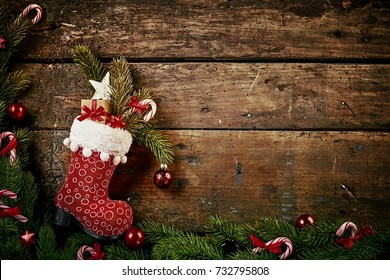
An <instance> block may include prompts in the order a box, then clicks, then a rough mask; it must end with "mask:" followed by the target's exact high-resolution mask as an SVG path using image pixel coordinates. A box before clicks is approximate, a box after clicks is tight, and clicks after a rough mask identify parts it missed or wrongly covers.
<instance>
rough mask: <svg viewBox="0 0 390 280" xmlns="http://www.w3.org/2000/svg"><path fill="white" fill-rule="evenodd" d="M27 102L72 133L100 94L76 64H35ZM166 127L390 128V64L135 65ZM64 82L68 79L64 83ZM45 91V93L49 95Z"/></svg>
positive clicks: (45, 121) (39, 119) (43, 122)
mask: <svg viewBox="0 0 390 280" xmlns="http://www.w3.org/2000/svg"><path fill="white" fill-rule="evenodd" d="M23 67H24V68H25V69H26V70H27V71H29V72H30V73H33V74H32V78H31V81H32V83H33V86H32V87H31V90H30V91H29V92H28V93H27V94H26V95H25V96H24V97H23V102H24V104H26V106H27V107H28V108H29V110H30V112H31V115H33V116H35V118H34V123H33V125H34V127H36V128H37V129H66V128H69V127H70V125H71V124H72V121H73V118H74V117H75V116H76V115H77V114H79V113H80V98H90V97H91V94H92V93H93V90H92V89H91V88H90V85H89V83H88V81H87V79H85V78H84V77H83V73H82V72H81V70H80V69H79V68H78V66H77V65H74V64H33V65H29V66H25V65H23ZM131 68H132V70H133V76H134V77H135V79H136V82H137V87H139V88H140V87H148V88H149V89H150V90H151V91H152V92H153V93H154V95H155V96H156V100H157V101H158V103H160V104H161V106H160V107H159V110H158V114H157V115H156V118H157V120H158V123H157V125H158V127H159V128H164V129H182V128H191V129H199V128H202V129H211V128H212V129H289V130H291V129H310V130H312V129H321V130H323V129H332V130H356V129H360V130H373V129H377V130H387V129H389V128H390V115H389V114H384V112H389V111H390V98H389V92H390V83H389V82H388V80H389V77H390V65H373V64H368V65H365V64H364V65H362V64H357V65H356V64H334V65H333V64H319V63H316V64H313V63H304V64H296V63H289V64H286V63H283V64H281V63H272V64H268V63H267V64H263V63H133V64H131ZM59 81H60V82H59ZM43 89H44V90H43Z"/></svg>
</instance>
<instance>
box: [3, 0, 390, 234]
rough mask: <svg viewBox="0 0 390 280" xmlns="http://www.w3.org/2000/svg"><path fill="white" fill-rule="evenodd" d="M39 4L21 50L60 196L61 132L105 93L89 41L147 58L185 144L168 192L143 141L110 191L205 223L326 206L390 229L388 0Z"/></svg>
mask: <svg viewBox="0 0 390 280" xmlns="http://www.w3.org/2000/svg"><path fill="white" fill-rule="evenodd" d="M10 2H11V3H14V6H13V8H14V9H15V10H16V11H20V10H21V9H23V8H24V7H25V6H26V5H27V4H29V1H25V0H23V1H10ZM37 3H38V4H41V5H42V7H43V8H44V12H45V17H44V19H43V21H42V22H41V23H40V24H39V25H38V26H36V27H35V28H34V34H33V35H32V36H31V37H29V39H28V40H26V41H25V42H24V45H23V48H22V49H21V53H20V55H19V56H18V57H17V58H16V60H15V62H16V63H17V66H16V67H19V68H21V69H24V70H26V71H28V72H30V73H31V80H32V86H31V88H30V90H29V91H28V92H27V93H26V95H25V96H24V97H23V98H22V102H23V103H24V104H25V105H26V106H27V108H28V112H29V116H30V119H31V124H32V126H33V129H34V130H35V131H36V140H35V141H34V151H33V152H34V158H35V159H36V174H37V177H38V179H39V183H40V185H41V186H42V187H43V188H44V190H45V192H46V193H47V194H48V199H51V200H52V199H53V197H54V195H55V193H56V191H57V189H58V188H59V187H60V186H61V184H62V182H63V180H64V177H65V173H66V170H67V164H68V161H69V157H70V153H69V150H67V149H66V148H65V147H64V146H63V145H62V140H63V139H64V138H65V137H67V136H68V133H69V127H70V125H71V123H72V120H73V118H74V117H75V116H76V115H77V113H78V112H79V100H80V99H81V98H85V97H89V96H90V88H89V86H88V84H87V82H86V80H85V79H84V78H83V77H82V75H81V72H80V70H79V69H78V68H77V66H76V65H74V64H73V63H72V61H71V59H70V52H69V51H70V48H71V47H72V46H74V45H75V44H78V43H83V44H86V45H87V46H89V47H90V48H91V49H92V50H93V52H94V53H95V54H97V56H98V57H99V58H102V59H103V60H104V61H105V62H106V63H108V62H109V61H110V60H111V58H113V57H117V56H119V55H124V56H125V57H127V58H128V59H129V60H130V61H131V62H132V63H131V67H132V69H133V75H134V77H135V81H136V84H137V86H139V87H141V86H147V87H149V88H150V89H151V90H152V91H153V93H154V94H155V96H156V101H157V102H158V104H159V111H158V115H157V118H156V119H157V121H158V128H159V129H161V130H162V133H166V134H167V135H169V136H170V137H171V139H172V142H173V144H174V147H175V162H174V163H173V164H172V165H171V166H170V170H171V171H172V172H173V174H174V177H175V180H174V183H173V185H172V186H171V187H170V188H169V189H167V190H160V189H157V188H156V187H154V186H153V184H152V181H151V180H152V175H153V173H154V171H155V170H156V169H157V168H158V166H157V163H156V162H155V161H154V159H153V157H152V155H151V154H150V153H149V152H148V151H147V150H145V149H144V148H142V147H137V146H133V147H132V148H131V150H130V152H129V155H128V156H129V161H128V163H127V164H126V165H121V166H119V167H118V168H117V170H116V173H115V176H114V177H113V179H112V181H111V195H112V197H115V198H120V199H128V200H129V203H130V204H131V205H132V206H133V209H134V211H135V215H136V218H142V219H152V220H157V221H161V222H164V223H166V224H169V225H173V226H176V227H178V228H180V229H183V230H194V231H202V226H203V225H204V222H205V221H206V219H207V218H208V217H209V216H210V215H215V214H219V215H222V216H223V217H225V218H226V219H228V220H230V221H233V222H237V223H247V222H254V221H256V220H257V219H258V218H259V217H265V216H274V217H280V218H284V219H286V220H288V221H290V222H295V219H296V217H297V216H298V215H300V214H303V213H312V214H313V215H314V216H315V218H316V219H327V218H331V219H333V218H342V219H349V218H357V219H359V220H362V221H364V222H366V223H367V224H369V225H373V226H375V227H377V228H381V229H387V228H389V227H390V208H389V207H390V205H389V199H390V197H389V196H390V194H389V188H390V181H389V174H390V173H389V170H390V145H389V144H390V143H389V141H390V138H389V136H390V135H389V133H390V117H389V114H388V112H389V109H390V108H389V107H390V97H389V92H390V82H389V78H388V77H389V74H390V66H389V61H390V60H389V59H390V35H389V34H390V33H389V27H390V4H389V2H388V1H368V0H356V1H351V6H350V7H343V5H342V1H341V0H328V1H298V0H294V1H282V0H279V1H278V0H276V1H254V0H253V1H252V0H241V1H239V0H224V1H223V0H218V1H189V0H181V1H164V0H159V1H139V0H137V1H120V0H117V1H108V2H107V1H98V0H93V1H75V0H74V1H72V0H70V1H64V0H60V1H38V2H37ZM340 184H344V185H346V186H348V188H349V190H350V192H346V191H345V190H344V189H342V188H341V187H340Z"/></svg>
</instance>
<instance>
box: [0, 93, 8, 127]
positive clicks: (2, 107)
mask: <svg viewBox="0 0 390 280" xmlns="http://www.w3.org/2000/svg"><path fill="white" fill-rule="evenodd" d="M7 109H8V108H7V104H6V103H5V102H4V101H3V100H1V99H0V131H5V130H7V128H8V126H9V123H8V120H7Z"/></svg>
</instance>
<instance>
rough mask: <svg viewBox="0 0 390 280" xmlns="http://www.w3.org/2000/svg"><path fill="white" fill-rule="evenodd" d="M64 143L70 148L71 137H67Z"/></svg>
mask: <svg viewBox="0 0 390 280" xmlns="http://www.w3.org/2000/svg"><path fill="white" fill-rule="evenodd" d="M63 143H64V145H65V146H67V147H68V148H69V147H70V138H65V139H64V142H63Z"/></svg>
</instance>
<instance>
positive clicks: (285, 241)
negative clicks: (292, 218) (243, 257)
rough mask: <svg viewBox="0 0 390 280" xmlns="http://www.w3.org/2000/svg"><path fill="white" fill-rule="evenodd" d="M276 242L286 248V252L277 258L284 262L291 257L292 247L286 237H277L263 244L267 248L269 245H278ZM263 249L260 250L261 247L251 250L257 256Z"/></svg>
mask: <svg viewBox="0 0 390 280" xmlns="http://www.w3.org/2000/svg"><path fill="white" fill-rule="evenodd" d="M278 242H282V243H284V244H286V246H287V248H286V251H284V253H283V254H281V255H279V258H280V259H281V260H285V259H287V258H288V257H289V256H290V255H291V253H292V251H293V246H292V242H291V240H290V239H288V238H287V237H278V238H275V239H272V240H270V241H268V242H267V243H265V246H269V245H272V244H274V243H278ZM264 249H265V248H262V247H256V248H254V249H253V252H254V253H255V254H257V253H259V252H261V251H263V250H264Z"/></svg>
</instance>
